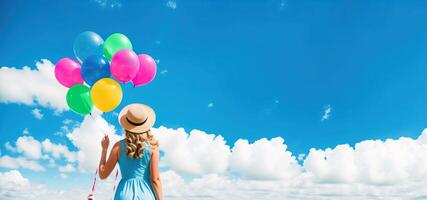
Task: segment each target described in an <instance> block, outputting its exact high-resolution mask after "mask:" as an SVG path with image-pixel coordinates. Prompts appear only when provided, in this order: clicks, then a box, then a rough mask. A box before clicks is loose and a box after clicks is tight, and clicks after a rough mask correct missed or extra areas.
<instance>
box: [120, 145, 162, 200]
mask: <svg viewBox="0 0 427 200" xmlns="http://www.w3.org/2000/svg"><path fill="white" fill-rule="evenodd" d="M120 151H121V152H120V157H119V161H118V162H119V166H120V172H121V174H122V179H121V180H120V182H119V184H118V185H117V189H116V193H115V195H114V200H155V196H154V192H153V191H154V190H153V187H152V185H151V179H150V167H149V163H150V144H148V143H146V144H145V148H144V150H143V152H142V153H143V156H142V158H139V159H138V158H130V157H128V156H127V155H126V142H125V141H124V140H121V141H120Z"/></svg>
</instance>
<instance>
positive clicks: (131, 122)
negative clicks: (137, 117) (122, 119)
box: [126, 117, 148, 126]
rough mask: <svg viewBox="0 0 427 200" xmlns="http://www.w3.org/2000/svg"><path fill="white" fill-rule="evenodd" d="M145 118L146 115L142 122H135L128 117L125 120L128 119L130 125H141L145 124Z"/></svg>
mask: <svg viewBox="0 0 427 200" xmlns="http://www.w3.org/2000/svg"><path fill="white" fill-rule="evenodd" d="M147 119H148V117H147V118H145V120H144V121H143V122H141V123H135V122H133V121H130V120H129V119H128V117H126V121H128V122H129V124H132V125H134V126H141V125H143V124H145V122H147Z"/></svg>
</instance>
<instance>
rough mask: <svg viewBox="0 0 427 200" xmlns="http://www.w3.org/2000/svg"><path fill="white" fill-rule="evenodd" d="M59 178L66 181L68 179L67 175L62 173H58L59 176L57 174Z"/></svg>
mask: <svg viewBox="0 0 427 200" xmlns="http://www.w3.org/2000/svg"><path fill="white" fill-rule="evenodd" d="M59 177H61V178H62V179H67V178H68V175H67V174H63V173H60V174H59Z"/></svg>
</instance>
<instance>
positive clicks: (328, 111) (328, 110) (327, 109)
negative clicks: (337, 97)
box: [322, 105, 332, 121]
mask: <svg viewBox="0 0 427 200" xmlns="http://www.w3.org/2000/svg"><path fill="white" fill-rule="evenodd" d="M331 112H332V108H331V105H327V106H326V107H325V110H324V111H323V116H322V121H325V120H328V119H329V117H330V116H331Z"/></svg>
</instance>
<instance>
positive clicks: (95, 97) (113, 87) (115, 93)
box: [90, 78, 123, 112]
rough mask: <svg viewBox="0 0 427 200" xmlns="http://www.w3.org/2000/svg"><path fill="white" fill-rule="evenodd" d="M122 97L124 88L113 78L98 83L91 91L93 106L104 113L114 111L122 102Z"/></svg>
mask: <svg viewBox="0 0 427 200" xmlns="http://www.w3.org/2000/svg"><path fill="white" fill-rule="evenodd" d="M122 97H123V92H122V87H120V85H119V83H117V81H115V80H113V79H111V78H103V79H100V80H98V81H96V83H95V84H94V85H93V87H92V89H91V91H90V98H91V99H92V102H93V105H95V106H96V107H97V108H98V109H99V110H102V111H103V112H109V111H112V110H114V108H116V107H117V106H118V105H119V104H120V102H121V101H122Z"/></svg>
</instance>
